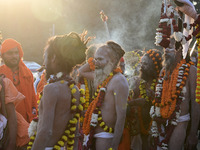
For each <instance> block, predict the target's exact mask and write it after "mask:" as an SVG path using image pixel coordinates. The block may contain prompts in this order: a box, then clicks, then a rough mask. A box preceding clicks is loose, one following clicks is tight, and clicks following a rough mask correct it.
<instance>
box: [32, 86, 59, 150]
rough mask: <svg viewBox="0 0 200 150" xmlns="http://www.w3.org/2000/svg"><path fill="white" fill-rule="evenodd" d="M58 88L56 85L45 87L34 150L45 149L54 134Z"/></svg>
mask: <svg viewBox="0 0 200 150" xmlns="http://www.w3.org/2000/svg"><path fill="white" fill-rule="evenodd" d="M57 93H58V88H57V87H56V85H55V84H49V85H47V86H45V87H44V93H43V97H42V100H41V107H40V109H42V110H41V112H42V113H40V114H39V123H38V127H37V135H36V139H35V142H34V144H33V148H32V150H38V149H41V150H42V149H45V147H46V146H47V143H48V141H49V139H50V138H51V136H52V132H53V123H54V114H55V108H56V103H57V99H58V98H57Z"/></svg>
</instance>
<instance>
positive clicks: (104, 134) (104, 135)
mask: <svg viewBox="0 0 200 150" xmlns="http://www.w3.org/2000/svg"><path fill="white" fill-rule="evenodd" d="M94 137H95V138H105V139H109V138H113V137H114V134H113V133H109V132H100V133H97V134H95V135H94Z"/></svg>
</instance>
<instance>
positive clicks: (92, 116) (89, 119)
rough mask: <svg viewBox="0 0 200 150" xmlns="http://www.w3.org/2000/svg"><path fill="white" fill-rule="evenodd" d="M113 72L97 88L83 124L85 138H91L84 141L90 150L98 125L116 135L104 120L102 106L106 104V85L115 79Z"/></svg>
mask: <svg viewBox="0 0 200 150" xmlns="http://www.w3.org/2000/svg"><path fill="white" fill-rule="evenodd" d="M118 71H120V70H119V69H115V70H114V71H113V72H114V73H115V74H116V73H118ZM113 72H111V73H110V75H109V76H108V77H107V78H106V79H105V80H104V81H103V82H102V84H100V85H99V86H98V87H97V90H96V92H95V97H94V98H93V101H92V102H91V103H90V105H89V107H88V109H87V111H86V113H85V118H84V122H83V133H84V137H85V136H89V138H88V139H89V140H88V141H84V144H83V145H84V148H85V149H89V148H90V146H91V144H92V138H93V135H94V129H95V127H96V126H97V124H98V125H99V126H100V127H101V128H102V129H103V130H104V131H105V132H109V133H114V129H113V128H111V127H108V126H107V125H106V123H105V122H104V121H103V119H102V114H101V110H100V108H101V106H102V103H103V102H104V97H105V92H106V88H105V87H106V85H107V84H108V82H109V81H110V80H111V79H112V77H113V75H114V74H113Z"/></svg>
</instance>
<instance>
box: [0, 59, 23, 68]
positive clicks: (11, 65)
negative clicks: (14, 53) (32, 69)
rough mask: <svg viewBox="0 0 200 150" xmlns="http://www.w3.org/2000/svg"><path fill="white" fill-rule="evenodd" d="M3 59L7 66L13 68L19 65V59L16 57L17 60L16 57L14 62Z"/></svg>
mask: <svg viewBox="0 0 200 150" xmlns="http://www.w3.org/2000/svg"><path fill="white" fill-rule="evenodd" d="M3 61H4V63H5V65H6V66H8V67H9V68H14V67H17V66H18V65H19V61H20V59H18V60H17V59H16V62H15V63H13V62H10V61H8V60H6V59H3Z"/></svg>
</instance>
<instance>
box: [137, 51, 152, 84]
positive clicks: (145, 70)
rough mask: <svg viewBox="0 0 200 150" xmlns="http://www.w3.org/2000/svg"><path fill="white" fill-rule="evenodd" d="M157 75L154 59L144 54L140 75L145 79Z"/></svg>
mask: <svg viewBox="0 0 200 150" xmlns="http://www.w3.org/2000/svg"><path fill="white" fill-rule="evenodd" d="M154 75H155V68H154V66H153V61H152V60H151V59H150V58H149V57H148V56H146V55H145V56H143V57H142V59H141V69H140V77H141V78H142V79H144V80H148V79H149V78H150V77H152V76H154Z"/></svg>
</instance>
